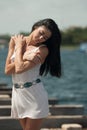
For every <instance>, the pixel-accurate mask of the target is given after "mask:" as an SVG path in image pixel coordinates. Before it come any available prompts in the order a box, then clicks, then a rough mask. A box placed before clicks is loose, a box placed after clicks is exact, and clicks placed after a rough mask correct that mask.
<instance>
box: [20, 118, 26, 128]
mask: <svg viewBox="0 0 87 130" xmlns="http://www.w3.org/2000/svg"><path fill="white" fill-rule="evenodd" d="M19 122H20V124H21V126H22V128H23V130H25V125H26V118H24V119H19Z"/></svg>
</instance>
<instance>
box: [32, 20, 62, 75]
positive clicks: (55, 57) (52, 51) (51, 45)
mask: <svg viewBox="0 0 87 130" xmlns="http://www.w3.org/2000/svg"><path fill="white" fill-rule="evenodd" d="M39 26H45V27H46V28H47V29H49V30H50V31H51V33H52V35H51V37H50V38H49V39H48V40H47V41H45V42H44V43H43V44H45V45H46V46H47V48H48V50H49V54H48V56H47V57H46V59H45V62H44V63H43V64H42V65H41V67H40V75H43V74H45V75H46V74H47V73H48V72H49V73H50V74H51V75H52V76H56V77H60V76H61V58H60V44H61V33H60V30H59V28H58V26H57V24H56V23H55V21H54V20H52V19H50V18H47V19H43V20H40V21H38V22H36V23H35V24H34V25H33V27H32V31H33V30H35V28H36V27H39Z"/></svg>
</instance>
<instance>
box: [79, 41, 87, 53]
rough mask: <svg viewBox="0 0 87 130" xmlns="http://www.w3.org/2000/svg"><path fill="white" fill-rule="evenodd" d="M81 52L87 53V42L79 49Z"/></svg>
mask: <svg viewBox="0 0 87 130" xmlns="http://www.w3.org/2000/svg"><path fill="white" fill-rule="evenodd" d="M79 50H80V51H81V52H84V53H87V42H84V43H81V44H80V47H79Z"/></svg>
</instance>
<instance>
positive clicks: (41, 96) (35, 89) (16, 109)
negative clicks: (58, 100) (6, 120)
mask: <svg viewBox="0 0 87 130" xmlns="http://www.w3.org/2000/svg"><path fill="white" fill-rule="evenodd" d="M48 113H49V105H48V95H47V92H46V90H45V88H44V87H43V84H42V83H37V84H35V85H33V86H31V87H29V88H22V89H21V88H14V86H13V90H12V107H11V117H12V118H26V117H29V118H32V119H39V118H45V117H47V116H48Z"/></svg>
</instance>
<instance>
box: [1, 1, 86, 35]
mask: <svg viewBox="0 0 87 130" xmlns="http://www.w3.org/2000/svg"><path fill="white" fill-rule="evenodd" d="M44 18H52V19H54V20H55V22H56V23H57V24H58V26H59V28H60V29H61V30H63V29H67V28H69V27H72V26H81V27H85V26H87V0H0V34H12V35H13V34H18V33H20V32H22V31H24V32H30V31H31V27H32V25H33V24H34V23H35V22H36V21H38V20H41V19H44Z"/></svg>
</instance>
